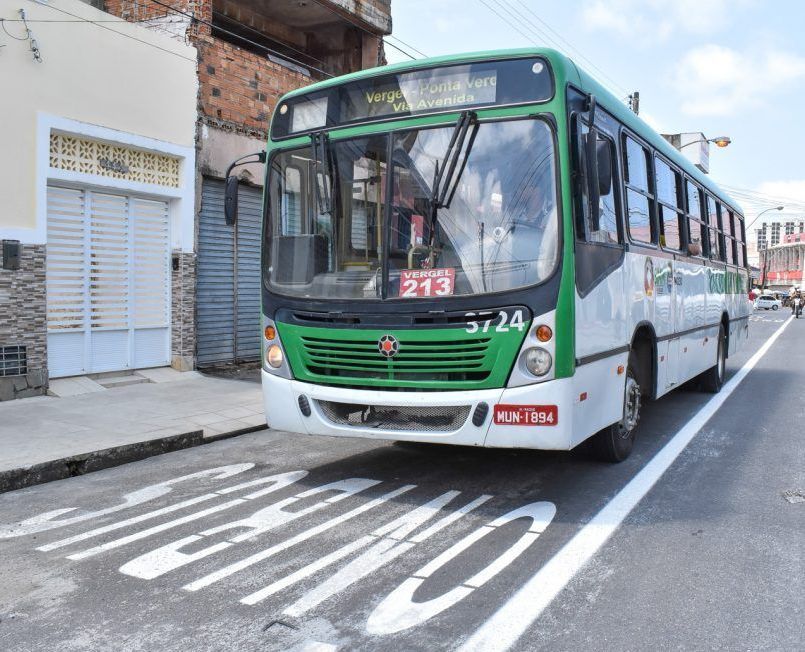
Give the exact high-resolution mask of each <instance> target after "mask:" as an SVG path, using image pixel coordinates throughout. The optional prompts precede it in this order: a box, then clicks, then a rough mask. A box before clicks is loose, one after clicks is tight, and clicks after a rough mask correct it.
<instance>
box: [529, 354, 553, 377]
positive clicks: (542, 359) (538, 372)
mask: <svg viewBox="0 0 805 652" xmlns="http://www.w3.org/2000/svg"><path fill="white" fill-rule="evenodd" d="M523 362H525V367H526V369H528V371H529V372H530V373H532V374H534V375H535V376H538V377H539V376H544V375H545V374H547V373H548V372H549V371H550V370H551V365H552V364H553V358H552V357H551V354H550V353H548V352H547V351H546V350H545V349H542V348H540V347H538V346H535V347H533V348H531V349H526V350H525V351H524V352H523Z"/></svg>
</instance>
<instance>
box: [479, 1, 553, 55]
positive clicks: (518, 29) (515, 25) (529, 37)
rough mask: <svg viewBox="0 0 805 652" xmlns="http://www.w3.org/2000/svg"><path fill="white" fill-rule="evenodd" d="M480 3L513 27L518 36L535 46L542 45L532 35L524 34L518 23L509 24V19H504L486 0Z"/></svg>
mask: <svg viewBox="0 0 805 652" xmlns="http://www.w3.org/2000/svg"><path fill="white" fill-rule="evenodd" d="M478 2H480V3H481V4H482V5H483V6H484V7H486V8H487V9H489V11H491V12H492V13H493V14H495V15H496V16H497V17H498V18H500V19H501V20H502V21H503V22H504V23H506V24H507V25H508V26H509V27H511V28H512V29H513V30H514V31H515V32H517V33H518V34H520V36H523V37H525V39H526V40H527V41H530V42H531V43H533V44H534V45H537V46H539V45H542V44H541V43H537V42H536V41H535V40H534V38H533V37H532V36H531V35H529V34H526V33H525V32H523V31H522V30H521V29H520V27H519V26H518V25H517V23H510V22H509V20H508V19H507V18H504V17H503V16H501V15H500V14H499V13H498V12H497V11H496V10H495V8H494V7H491V6H489V5H488V4H486V2H485V0H478Z"/></svg>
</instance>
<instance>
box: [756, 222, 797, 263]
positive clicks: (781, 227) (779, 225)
mask: <svg viewBox="0 0 805 652" xmlns="http://www.w3.org/2000/svg"><path fill="white" fill-rule="evenodd" d="M800 233H805V217H792V216H790V215H783V216H781V217H778V216H776V215H775V214H774V213H769V214H767V215H765V216H764V221H763V222H762V223H761V224H758V225H756V226H754V227H753V228H752V235H753V236H754V237H753V238H752V239H753V240H754V241H752V239H750V242H749V243H748V246H747V256H748V258H749V261H750V262H752V263H753V264H755V265H757V264H759V263H760V252H761V251H762V250H764V249H768V248H769V247H776V246H777V245H779V244H781V243H782V242H783V241H784V239H785V237H786V236H790V235H798V234H800Z"/></svg>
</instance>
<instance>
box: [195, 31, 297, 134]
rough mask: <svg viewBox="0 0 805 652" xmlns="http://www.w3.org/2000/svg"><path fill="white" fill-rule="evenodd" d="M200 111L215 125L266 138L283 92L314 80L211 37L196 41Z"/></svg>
mask: <svg viewBox="0 0 805 652" xmlns="http://www.w3.org/2000/svg"><path fill="white" fill-rule="evenodd" d="M196 47H197V48H198V52H199V70H198V77H199V111H200V113H201V114H202V115H203V116H204V117H206V118H208V119H209V121H210V122H211V123H212V124H215V125H217V126H221V127H227V128H232V129H234V130H236V131H239V132H243V133H248V134H250V135H254V136H257V137H260V138H264V137H265V135H266V133H267V132H268V124H269V121H270V119H271V112H272V111H273V110H274V107H275V106H276V104H277V100H278V99H279V97H280V96H281V95H282V94H283V93H287V92H288V91H289V90H292V89H294V88H299V87H300V86H304V85H306V84H310V83H311V82H312V81H313V79H312V78H311V77H308V76H306V75H303V74H301V73H300V72H297V71H295V70H292V69H290V68H286V67H285V66H282V65H280V64H278V63H274V62H272V61H269V60H267V59H266V58H265V57H264V56H261V55H259V54H254V53H252V52H248V51H246V50H243V49H241V48H239V47H237V46H235V45H232V44H231V43H227V42H225V41H222V40H220V39H215V38H212V37H203V38H199V39H197V41H196Z"/></svg>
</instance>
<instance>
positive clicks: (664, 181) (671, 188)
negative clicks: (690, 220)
mask: <svg viewBox="0 0 805 652" xmlns="http://www.w3.org/2000/svg"><path fill="white" fill-rule="evenodd" d="M654 175H655V180H656V188H657V206H658V208H659V217H660V244H661V245H662V247H663V248H664V249H675V250H677V251H678V250H680V249H681V248H682V240H681V228H682V219H683V215H682V212H683V210H684V208H683V202H682V198H683V194H682V177H681V175H680V174H679V172H677V171H676V170H673V169H671V167H670V166H669V165H668V164H667V163H666V162H665V161H663V160H662V159H660V158H656V157H655V159H654Z"/></svg>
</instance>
